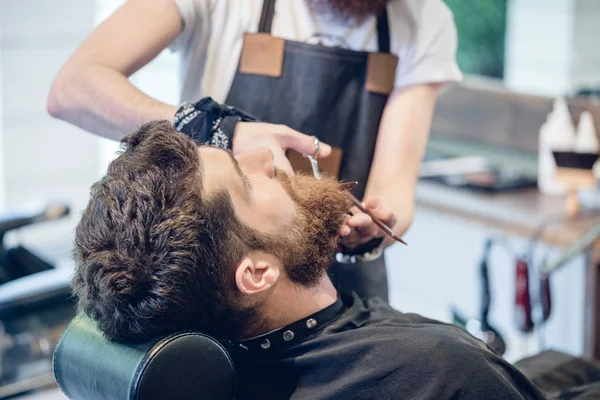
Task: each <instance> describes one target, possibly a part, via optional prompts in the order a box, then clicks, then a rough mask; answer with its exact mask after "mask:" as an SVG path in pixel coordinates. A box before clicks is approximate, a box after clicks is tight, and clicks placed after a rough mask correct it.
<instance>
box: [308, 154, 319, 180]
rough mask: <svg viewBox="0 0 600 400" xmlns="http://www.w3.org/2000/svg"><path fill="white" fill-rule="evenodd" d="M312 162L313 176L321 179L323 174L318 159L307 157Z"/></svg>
mask: <svg viewBox="0 0 600 400" xmlns="http://www.w3.org/2000/svg"><path fill="white" fill-rule="evenodd" d="M306 157H307V158H308V161H309V162H310V168H311V169H312V173H313V176H314V177H315V178H317V179H321V172H320V171H319V164H318V163H317V159H316V158H314V157H313V156H306Z"/></svg>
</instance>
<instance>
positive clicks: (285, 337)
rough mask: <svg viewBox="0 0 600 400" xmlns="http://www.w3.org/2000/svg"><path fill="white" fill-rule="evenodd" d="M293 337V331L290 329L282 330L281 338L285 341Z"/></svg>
mask: <svg viewBox="0 0 600 400" xmlns="http://www.w3.org/2000/svg"><path fill="white" fill-rule="evenodd" d="M293 338H294V332H292V331H285V332H283V340H285V341H286V342H289V341H290V340H292V339H293Z"/></svg>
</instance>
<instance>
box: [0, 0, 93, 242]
mask: <svg viewBox="0 0 600 400" xmlns="http://www.w3.org/2000/svg"><path fill="white" fill-rule="evenodd" d="M0 9H1V10H2V12H0V26H1V27H2V39H1V42H0V51H1V53H2V78H1V80H2V83H3V90H2V92H1V93H2V103H3V108H4V118H3V131H4V132H3V148H2V154H1V158H2V162H3V166H4V181H5V183H4V186H5V205H6V206H7V207H10V208H14V207H20V208H21V207H24V206H27V205H28V204H29V203H32V202H34V203H38V202H46V201H48V200H58V201H66V202H68V203H70V204H71V206H72V208H73V213H72V215H71V217H70V218H68V219H66V220H63V221H61V222H56V223H48V224H45V225H44V226H41V225H40V226H36V227H35V228H33V227H32V228H27V229H23V230H22V231H21V232H20V233H19V238H18V239H19V241H22V242H25V243H29V242H31V243H35V244H36V245H40V246H45V247H56V248H59V247H60V248H62V249H64V250H65V252H68V250H67V248H68V246H69V244H70V238H71V237H72V230H73V227H74V224H75V221H76V220H77V217H78V214H79V211H80V210H81V209H82V207H83V206H84V205H85V204H86V202H87V197H88V193H89V187H90V185H91V183H92V182H93V181H94V180H95V179H96V178H97V162H98V140H97V138H95V137H94V136H93V135H90V134H88V133H85V132H83V131H81V130H80V129H78V128H75V127H73V126H71V125H69V124H67V123H64V122H61V121H58V120H55V119H53V118H51V117H50V116H49V115H48V114H47V112H46V98H47V95H48V92H49V88H50V84H51V82H52V80H53V78H54V76H55V75H56V73H57V72H58V70H59V68H60V67H61V65H62V64H63V63H64V62H65V61H66V59H67V57H68V56H69V55H70V54H71V53H72V52H73V51H74V50H75V48H76V47H77V46H78V45H79V43H80V42H81V41H82V40H83V39H84V38H85V37H86V36H87V35H88V34H89V33H90V32H91V30H92V28H93V22H94V19H93V18H94V4H93V1H92V0H62V1H60V2H56V1H52V0H19V1H17V0H0Z"/></svg>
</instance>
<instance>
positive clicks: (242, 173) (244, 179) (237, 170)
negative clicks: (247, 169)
mask: <svg viewBox="0 0 600 400" xmlns="http://www.w3.org/2000/svg"><path fill="white" fill-rule="evenodd" d="M224 151H225V153H227V155H228V156H229V159H230V160H231V162H232V163H233V167H234V168H235V170H236V172H237V173H238V176H239V177H240V179H241V180H242V183H243V184H244V190H245V191H246V193H248V177H247V176H246V175H245V174H244V172H242V169H241V168H240V164H239V163H238V160H236V159H235V157H234V156H233V153H232V152H230V151H227V150H224Z"/></svg>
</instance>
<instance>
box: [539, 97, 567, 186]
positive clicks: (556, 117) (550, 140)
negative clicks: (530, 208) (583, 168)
mask: <svg viewBox="0 0 600 400" xmlns="http://www.w3.org/2000/svg"><path fill="white" fill-rule="evenodd" d="M574 141H575V126H574V125H573V122H572V121H571V114H570V113H569V107H568V106H567V103H566V101H565V99H563V98H558V99H556V100H554V107H553V109H552V112H551V113H550V114H548V118H547V119H546V122H545V123H544V124H543V125H542V127H541V128H540V141H539V159H538V188H539V190H540V192H541V193H543V194H547V195H551V196H558V195H564V194H565V193H566V189H565V187H564V186H563V185H562V184H561V183H560V182H558V181H556V179H555V176H554V174H555V172H556V163H555V161H554V157H553V156H552V151H572V150H573V145H574Z"/></svg>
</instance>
